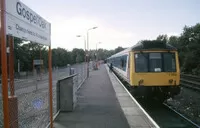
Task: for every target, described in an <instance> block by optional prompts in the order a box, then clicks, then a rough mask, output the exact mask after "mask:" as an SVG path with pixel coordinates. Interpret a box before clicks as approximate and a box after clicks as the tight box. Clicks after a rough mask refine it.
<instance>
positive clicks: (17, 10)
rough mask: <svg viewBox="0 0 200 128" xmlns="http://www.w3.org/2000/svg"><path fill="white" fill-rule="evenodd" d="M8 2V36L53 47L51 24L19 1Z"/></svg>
mask: <svg viewBox="0 0 200 128" xmlns="http://www.w3.org/2000/svg"><path fill="white" fill-rule="evenodd" d="M5 1H6V14H5V15H6V34H7V35H11V36H15V37H18V38H22V39H25V40H29V41H33V42H36V43H39V44H44V45H48V46H49V45H51V44H50V42H51V38H50V37H51V24H50V23H49V22H47V21H46V20H45V19H43V18H42V17H41V16H39V15H38V14H37V13H35V12H34V11H33V10H32V9H30V8H29V7H28V6H26V5H25V4H23V3H22V2H21V1H19V0H5Z"/></svg>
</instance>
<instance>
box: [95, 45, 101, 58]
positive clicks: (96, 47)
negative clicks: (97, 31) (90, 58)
mask: <svg viewBox="0 0 200 128" xmlns="http://www.w3.org/2000/svg"><path fill="white" fill-rule="evenodd" d="M98 44H101V42H98V43H96V60H98V58H97V52H98V49H97V46H98Z"/></svg>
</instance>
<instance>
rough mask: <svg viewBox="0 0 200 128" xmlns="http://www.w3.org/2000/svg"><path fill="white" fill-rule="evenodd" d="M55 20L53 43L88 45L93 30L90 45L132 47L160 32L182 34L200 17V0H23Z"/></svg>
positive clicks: (51, 19) (38, 11)
mask: <svg viewBox="0 0 200 128" xmlns="http://www.w3.org/2000/svg"><path fill="white" fill-rule="evenodd" d="M22 2H23V3H25V4H26V5H27V6H29V7H30V8H31V9H33V10H34V11H35V12H37V13H38V14H40V15H41V16H42V17H44V18H45V19H47V20H48V21H49V22H51V24H52V46H53V47H63V48H66V49H69V50H71V49H72V48H74V47H77V48H84V44H83V38H77V37H76V35H77V34H82V35H85V34H86V31H87V29H88V28H91V27H94V26H98V28H97V29H96V30H91V31H90V32H89V35H90V48H93V49H94V48H95V44H96V43H97V42H102V43H101V44H100V45H98V47H100V48H106V49H114V48H116V47H117V46H122V47H130V46H132V45H134V44H135V43H136V42H138V41H139V40H141V39H153V38H156V37H157V36H158V35H159V34H169V35H172V34H175V35H177V34H180V33H181V32H182V29H183V27H184V26H185V25H189V26H190V25H195V24H196V23H198V22H199V21H200V16H199V14H200V1H199V0H137V1H136V0H48V1H47V0H46V1H44V0H22Z"/></svg>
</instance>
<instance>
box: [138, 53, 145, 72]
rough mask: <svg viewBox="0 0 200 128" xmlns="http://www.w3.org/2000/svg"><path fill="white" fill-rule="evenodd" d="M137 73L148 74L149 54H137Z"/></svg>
mask: <svg viewBox="0 0 200 128" xmlns="http://www.w3.org/2000/svg"><path fill="white" fill-rule="evenodd" d="M135 72H148V54H146V53H135Z"/></svg>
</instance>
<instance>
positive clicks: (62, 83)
mask: <svg viewBox="0 0 200 128" xmlns="http://www.w3.org/2000/svg"><path fill="white" fill-rule="evenodd" d="M74 77H77V74H74V75H71V76H69V77H66V78H64V79H61V80H58V82H57V110H60V111H73V110H74V108H75V106H76V102H77V96H76V91H77V88H76V86H75V84H74V81H73V78H74Z"/></svg>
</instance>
